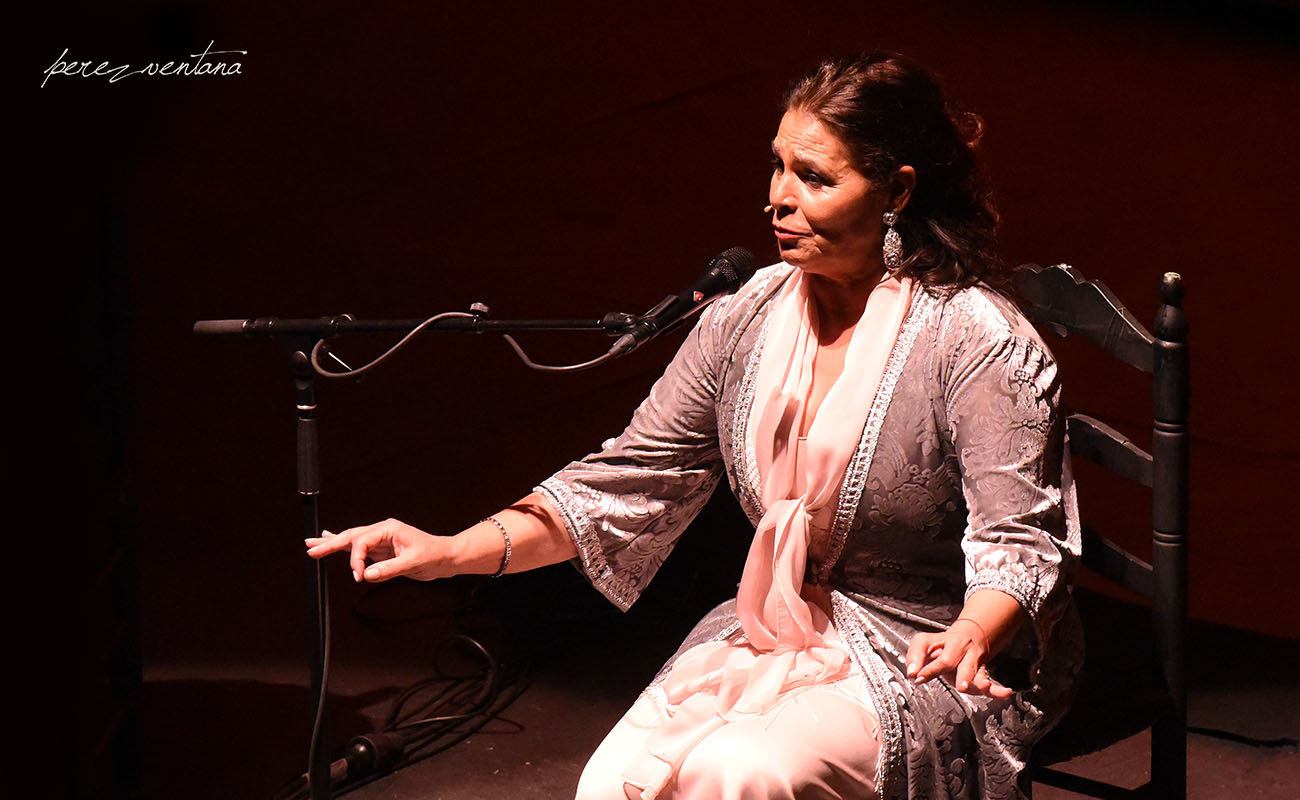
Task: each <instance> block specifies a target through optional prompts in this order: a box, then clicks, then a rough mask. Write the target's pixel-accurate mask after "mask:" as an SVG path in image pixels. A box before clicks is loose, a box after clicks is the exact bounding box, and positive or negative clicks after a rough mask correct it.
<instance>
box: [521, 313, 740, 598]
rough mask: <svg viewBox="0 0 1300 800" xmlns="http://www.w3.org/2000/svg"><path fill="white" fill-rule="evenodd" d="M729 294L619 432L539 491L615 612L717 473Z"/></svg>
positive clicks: (651, 569)
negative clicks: (721, 354)
mask: <svg viewBox="0 0 1300 800" xmlns="http://www.w3.org/2000/svg"><path fill="white" fill-rule="evenodd" d="M728 299H729V298H723V299H722V300H719V301H717V302H715V303H714V304H713V305H712V306H710V307H709V308H708V309H706V310H705V311H704V313H703V315H702V316H701V318H700V320H699V322H698V323H697V324H696V326H695V327H694V329H693V330H692V331H691V333H690V335H689V336H688V337H687V339H686V341H685V342H684V343H683V344H682V346H681V348H680V349H679V350H678V351H677V355H676V357H674V358H673V360H672V363H671V364H669V366H668V369H667V370H666V371H665V372H664V374H663V377H661V378H660V379H659V380H658V381H657V382H656V383H655V385H654V387H653V388H652V389H651V390H650V395H649V396H648V397H647V398H646V399H645V400H644V401H643V402H642V403H641V406H640V407H639V408H637V410H636V412H635V413H634V414H633V416H632V421H631V423H629V424H628V426H627V428H626V429H625V430H624V431H623V433H622V434H621V435H620V436H618V437H617V438H615V439H610V440H608V441H606V442H605V443H604V444H603V446H602V448H601V449H600V451H599V452H596V453H593V454H591V455H589V456H587V457H586V458H584V459H582V460H581V461H576V462H574V463H572V464H570V465H568V466H567V467H565V468H564V469H562V470H560V471H559V472H557V473H556V474H555V475H553V476H551V477H550V478H548V479H547V480H546V481H544V482H543V483H542V484H541V486H539V487H537V490H538V491H540V492H542V493H543V494H544V495H545V496H546V497H547V498H548V499H549V500H550V501H551V503H552V504H553V505H554V506H555V508H556V509H557V510H558V511H559V512H560V513H561V515H562V516H563V518H564V520H565V524H566V525H567V527H568V529H569V534H570V535H571V536H572V537H573V540H574V542H575V543H576V545H577V547H578V553H579V557H578V559H577V560H576V561H575V566H577V567H578V568H579V569H581V570H582V571H583V572H584V573H585V574H586V575H587V577H588V579H590V580H591V582H592V583H593V584H594V585H595V586H596V588H597V589H599V590H600V591H601V593H603V594H604V595H605V596H606V597H607V598H609V599H610V601H612V602H613V603H614V604H615V605H617V606H619V607H620V608H622V609H625V610H626V609H627V608H628V607H630V606H631V605H632V603H633V602H635V600H636V599H637V597H639V596H640V594H641V592H642V591H643V590H644V589H645V587H646V585H647V584H649V582H650V579H651V578H653V577H654V574H655V572H657V571H658V569H659V566H660V565H661V564H663V562H664V559H665V558H666V557H667V556H668V553H669V552H671V551H672V549H673V545H674V544H675V543H676V541H677V538H678V537H679V536H680V535H681V533H682V531H683V530H685V529H686V526H687V525H689V524H690V522H691V520H693V519H694V518H695V516H696V515H697V514H698V513H699V512H700V509H701V508H703V507H704V504H705V503H706V502H707V501H708V499H709V496H710V495H711V494H712V493H713V489H714V487H715V486H716V485H717V483H718V479H719V477H720V476H721V474H722V459H721V456H720V453H719V449H718V432H717V414H716V410H715V403H716V396H717V387H718V370H719V369H720V367H719V366H718V365H717V363H716V361H715V354H716V353H717V352H718V350H719V349H720V344H719V340H720V338H721V336H722V333H721V331H720V330H719V327H720V326H719V324H718V322H717V320H718V319H719V317H720V316H721V315H722V314H724V313H725V308H726V306H727V305H728V302H727V301H728Z"/></svg>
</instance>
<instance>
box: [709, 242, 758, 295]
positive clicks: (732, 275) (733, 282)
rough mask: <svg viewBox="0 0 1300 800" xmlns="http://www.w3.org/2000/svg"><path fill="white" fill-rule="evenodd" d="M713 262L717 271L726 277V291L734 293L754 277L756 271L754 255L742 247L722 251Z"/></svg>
mask: <svg viewBox="0 0 1300 800" xmlns="http://www.w3.org/2000/svg"><path fill="white" fill-rule="evenodd" d="M713 261H714V264H715V265H716V266H717V267H718V271H719V272H721V273H722V274H723V275H724V276H725V277H726V279H727V289H728V291H733V292H734V291H735V290H736V289H738V288H739V287H740V285H741V284H743V283H744V282H745V281H747V280H749V279H750V278H752V277H754V272H755V271H756V270H757V267H756V266H755V264H754V254H753V253H751V252H749V251H748V250H746V249H745V248H743V247H731V248H728V249H726V250H723V251H722V252H721V253H719V254H718V255H717V256H715V257H714V259H713Z"/></svg>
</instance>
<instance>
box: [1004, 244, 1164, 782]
mask: <svg viewBox="0 0 1300 800" xmlns="http://www.w3.org/2000/svg"><path fill="white" fill-rule="evenodd" d="M1016 288H1017V290H1018V291H1019V293H1020V301H1021V306H1022V308H1023V310H1024V312H1025V314H1026V316H1028V317H1029V318H1030V320H1032V321H1033V322H1034V324H1035V325H1036V326H1037V327H1038V328H1039V329H1040V331H1043V332H1051V333H1054V334H1056V335H1058V336H1067V335H1074V336H1081V337H1083V338H1085V339H1087V340H1088V341H1090V342H1092V343H1093V344H1094V345H1096V346H1097V347H1099V348H1101V349H1102V350H1104V351H1105V352H1106V353H1109V354H1110V355H1111V356H1113V357H1115V358H1117V359H1119V360H1120V361H1122V362H1124V363H1126V364H1129V365H1131V366H1133V367H1136V368H1137V369H1140V370H1142V371H1143V372H1147V373H1150V374H1151V378H1152V397H1153V410H1154V424H1153V430H1152V445H1151V453H1149V454H1148V453H1147V452H1145V451H1144V450H1142V449H1141V448H1140V447H1138V446H1137V445H1135V444H1134V443H1133V442H1131V441H1130V440H1129V439H1127V438H1126V437H1125V436H1124V435H1123V434H1121V433H1119V432H1118V431H1116V430H1114V429H1113V428H1111V427H1109V426H1107V425H1106V424H1105V423H1102V422H1100V421H1099V420H1096V419H1093V418H1092V417H1089V416H1087V415H1085V414H1081V413H1071V414H1070V415H1069V417H1068V430H1069V436H1070V447H1071V449H1072V452H1073V454H1074V456H1075V458H1076V460H1077V459H1078V458H1080V457H1084V458H1088V459H1091V460H1092V461H1094V462H1096V463H1097V464H1099V465H1100V466H1102V467H1103V468H1105V469H1107V470H1109V471H1111V472H1113V473H1115V474H1116V475H1119V476H1121V477H1122V478H1125V479H1127V480H1130V481H1135V482H1137V483H1140V484H1143V485H1145V486H1148V487H1150V488H1151V498H1152V503H1151V527H1152V537H1151V550H1152V558H1151V563H1150V564H1147V563H1146V562H1144V561H1142V560H1141V559H1139V558H1137V557H1136V556H1134V555H1133V554H1131V553H1129V552H1127V551H1125V550H1124V549H1122V548H1121V547H1119V546H1117V545H1116V544H1114V543H1113V542H1111V541H1110V540H1108V539H1106V538H1105V537H1103V536H1102V535H1101V534H1099V533H1098V532H1097V531H1096V530H1094V529H1093V528H1092V527H1091V526H1089V525H1088V524H1087V523H1086V520H1087V512H1088V509H1087V507H1086V506H1084V507H1083V508H1082V513H1083V516H1084V518H1085V524H1084V526H1083V563H1084V566H1085V567H1086V568H1088V569H1090V570H1092V571H1094V572H1096V573H1098V574H1100V575H1102V576H1103V577H1105V578H1106V579H1108V580H1110V581H1112V582H1114V583H1116V584H1119V585H1121V586H1124V587H1126V588H1127V589H1130V590H1132V591H1136V592H1139V593H1141V594H1144V595H1147V596H1148V597H1150V598H1151V623H1150V632H1151V640H1152V643H1153V647H1152V656H1153V658H1152V667H1153V669H1152V673H1153V684H1154V685H1153V689H1154V692H1155V696H1156V699H1155V700H1154V702H1150V703H1139V704H1136V705H1142V706H1145V707H1144V708H1141V709H1140V710H1141V711H1142V712H1143V713H1144V714H1145V715H1146V717H1147V720H1148V721H1149V723H1150V727H1151V781H1150V783H1148V784H1147V785H1145V786H1143V787H1141V789H1139V790H1136V792H1133V793H1130V792H1128V791H1126V790H1123V789H1119V788H1117V787H1114V786H1110V785H1108V784H1105V783H1102V782H1099V781H1094V780H1090V779H1086V778H1079V777H1076V776H1073V775H1069V774H1067V773H1064V772H1061V771H1059V770H1054V769H1051V768H1050V767H1047V766H1046V764H1047V763H1053V762H1055V761H1060V760H1064V759H1066V758H1070V757H1073V756H1075V755H1080V754H1082V753H1084V752H1091V751H1093V750H1096V749H1099V748H1100V747H1102V746H1105V744H1109V743H1111V742H1113V741H1117V740H1118V739H1119V738H1123V737H1124V736H1126V735H1128V734H1130V733H1133V732H1134V731H1133V730H1125V729H1121V730H1118V731H1105V730H1098V728H1101V727H1104V724H1099V723H1098V719H1099V717H1098V716H1097V714H1096V713H1095V709H1096V708H1097V707H1098V706H1097V704H1098V703H1101V702H1105V698H1102V697H1098V698H1093V697H1090V694H1091V693H1090V691H1089V684H1090V678H1093V680H1092V681H1091V683H1092V685H1093V687H1095V688H1098V689H1100V688H1106V689H1112V688H1113V687H1114V686H1115V683H1114V681H1115V680H1116V678H1115V676H1113V675H1111V676H1104V675H1103V676H1100V677H1095V676H1092V675H1090V669H1089V667H1088V666H1086V665H1085V678H1084V686H1083V689H1082V690H1081V696H1080V698H1079V699H1078V700H1077V701H1076V704H1075V710H1074V711H1072V712H1071V713H1070V714H1069V715H1068V716H1067V717H1066V719H1065V720H1063V721H1062V723H1061V725H1060V726H1059V727H1058V728H1057V730H1054V731H1052V732H1051V733H1049V734H1048V736H1047V737H1046V738H1045V739H1044V741H1043V742H1042V743H1040V745H1039V747H1038V748H1036V750H1035V757H1034V768H1033V773H1032V774H1033V778H1034V780H1036V781H1039V782H1041V783H1045V784H1048V785H1052V786H1058V787H1060V788H1064V789H1068V790H1072V791H1076V792H1081V793H1083V794H1091V795H1094V796H1097V797H1123V796H1127V795H1130V794H1137V795H1140V796H1144V797H1147V796H1154V797H1159V798H1185V797H1186V795H1187V728H1186V721H1187V713H1186V712H1187V704H1186V685H1185V682H1184V641H1185V636H1186V630H1187V407H1188V391H1187V387H1188V361H1187V341H1186V340H1187V336H1186V334H1187V326H1186V323H1185V322H1184V319H1183V311H1182V307H1181V305H1182V297H1183V285H1182V278H1181V277H1180V276H1179V275H1178V274H1176V273H1173V272H1168V273H1165V275H1164V276H1163V277H1162V279H1161V283H1160V294H1161V298H1162V301H1163V305H1161V307H1160V310H1159V312H1158V313H1157V315H1156V323H1155V335H1154V336H1152V335H1151V333H1149V332H1148V331H1147V330H1146V329H1145V328H1144V327H1143V326H1142V325H1141V324H1140V323H1138V322H1137V320H1135V319H1134V318H1133V315H1132V314H1130V313H1129V311H1128V310H1127V309H1126V308H1124V306H1123V305H1122V304H1121V303H1120V302H1119V300H1118V299H1117V298H1116V297H1115V295H1114V293H1112V292H1111V291H1110V289H1108V288H1107V287H1106V286H1105V285H1103V284H1101V283H1099V282H1097V281H1089V280H1086V279H1084V277H1083V276H1082V275H1080V274H1079V273H1078V272H1077V271H1076V270H1075V269H1074V268H1072V267H1070V266H1067V265H1064V264H1061V265H1057V266H1053V267H1047V268H1046V269H1043V268H1040V267H1038V266H1036V265H1026V266H1025V267H1022V268H1021V269H1020V270H1019V271H1018V272H1017V273H1016ZM1081 605H1082V604H1081ZM1082 610H1083V613H1084V617H1085V629H1086V630H1088V632H1089V638H1090V641H1089V649H1090V650H1093V649H1094V644H1095V643H1096V642H1094V641H1092V640H1094V639H1096V638H1098V628H1097V624H1096V619H1095V617H1094V619H1093V622H1092V624H1089V614H1088V609H1087V608H1086V607H1084V608H1083V609H1082ZM1102 636H1103V638H1104V637H1106V636H1109V637H1113V636H1114V631H1113V629H1108V630H1106V631H1105V632H1104V634H1102ZM1121 680H1122V679H1121ZM1120 685H1123V684H1120ZM1107 693H1108V692H1107ZM1098 694H1103V693H1102V692H1098ZM1129 704H1130V710H1132V708H1133V707H1134V705H1135V704H1134V703H1133V702H1132V701H1131V700H1130V701H1129Z"/></svg>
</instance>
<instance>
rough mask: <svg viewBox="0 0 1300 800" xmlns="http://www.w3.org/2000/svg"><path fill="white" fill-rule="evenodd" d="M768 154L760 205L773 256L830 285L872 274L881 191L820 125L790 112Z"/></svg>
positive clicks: (876, 267)
mask: <svg viewBox="0 0 1300 800" xmlns="http://www.w3.org/2000/svg"><path fill="white" fill-rule="evenodd" d="M772 156H773V159H772V184H771V187H770V188H769V189H768V200H769V201H770V202H771V204H772V227H773V229H774V230H775V232H776V243H777V247H778V248H779V249H780V252H781V259H782V260H783V261H785V262H786V263H788V264H792V265H794V266H796V267H799V268H800V269H802V270H804V271H806V272H809V273H811V274H815V275H821V276H824V277H826V278H829V279H831V280H834V281H837V282H854V281H855V280H861V279H863V278H869V277H871V276H873V275H876V274H878V273H879V272H880V271H881V270H882V269H883V268H884V265H883V257H882V256H881V245H882V243H883V237H884V224H883V223H882V222H881V216H882V215H883V214H884V212H885V211H886V210H888V209H889V208H890V207H891V206H890V204H889V203H890V198H889V197H888V195H889V192H888V191H887V190H884V189H883V187H880V186H878V185H877V184H873V183H872V182H871V181H870V180H868V179H867V177H866V176H865V175H863V174H862V173H861V172H858V170H857V168H856V167H854V166H853V160H852V155H851V154H850V152H849V148H848V145H846V144H845V143H844V142H843V141H842V140H841V139H840V138H839V137H838V136H836V135H835V134H834V133H832V132H831V130H830V129H829V128H827V127H826V126H825V125H823V124H822V122H821V120H819V119H817V118H816V117H814V116H813V115H811V114H808V113H807V112H804V111H801V110H799V109H791V110H789V111H787V112H786V113H785V116H784V117H782V118H781V126H780V128H778V130H777V132H776V138H775V139H773V140H772Z"/></svg>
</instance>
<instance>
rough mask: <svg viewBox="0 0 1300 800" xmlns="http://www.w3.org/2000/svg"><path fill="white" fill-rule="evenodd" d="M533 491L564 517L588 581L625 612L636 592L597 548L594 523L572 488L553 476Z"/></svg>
mask: <svg viewBox="0 0 1300 800" xmlns="http://www.w3.org/2000/svg"><path fill="white" fill-rule="evenodd" d="M534 491H537V492H541V493H542V494H543V495H545V496H546V499H548V500H550V501H551V504H552V505H554V506H555V510H556V511H559V512H560V515H561V516H563V517H564V524H565V525H566V526H567V527H568V529H569V535H570V536H571V537H573V542H574V544H575V545H576V546H577V548H578V557H579V558H580V559H581V561H582V569H583V572H585V573H586V574H587V577H588V578H589V579H590V580H591V582H592V584H593V585H595V587H596V588H597V589H598V590H600V593H601V594H603V595H605V596H606V597H608V598H609V601H610V602H611V603H613V604H614V605H616V606H618V607H619V608H620V609H622V610H624V611H627V610H628V609H629V608H631V607H632V603H634V602H635V601H636V598H637V596H638V595H639V594H640V593H639V592H638V591H637V590H636V589H635V588H633V587H632V586H630V585H629V584H628V583H627V582H626V581H624V580H623V579H621V578H620V577H619V576H618V574H617V573H615V572H614V570H613V569H612V568H611V567H610V565H609V561H607V560H606V559H605V553H604V551H603V550H602V549H601V547H600V538H599V537H598V536H597V535H596V528H595V525H594V523H592V521H591V517H589V516H587V514H586V512H585V511H583V510H582V504H581V503H579V502H578V499H577V498H576V497H574V495H573V491H572V490H571V489H569V487H568V486H567V485H565V483H564V482H563V481H561V480H558V479H556V478H547V479H546V480H544V481H542V484H541V485H540V486H538V487H536V488H535V489H534Z"/></svg>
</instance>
